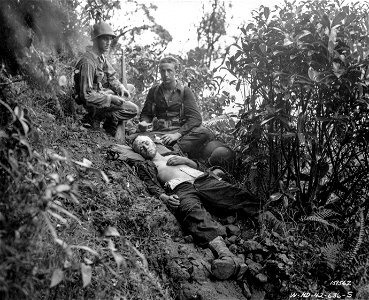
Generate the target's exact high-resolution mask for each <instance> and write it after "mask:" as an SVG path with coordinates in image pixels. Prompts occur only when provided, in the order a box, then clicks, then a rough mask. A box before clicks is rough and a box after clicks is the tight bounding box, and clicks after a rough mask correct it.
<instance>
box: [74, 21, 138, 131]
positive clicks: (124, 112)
mask: <svg viewBox="0 0 369 300" xmlns="http://www.w3.org/2000/svg"><path fill="white" fill-rule="evenodd" d="M114 37H115V34H114V32H113V30H112V28H111V27H110V26H109V24H107V23H104V22H101V23H97V24H95V25H94V27H93V31H92V34H91V40H92V42H93V46H92V48H91V49H88V50H87V52H86V53H84V54H83V55H82V58H81V59H80V60H79V61H78V63H77V65H76V69H75V73H74V82H75V90H76V102H77V103H78V104H82V105H83V106H84V107H85V108H86V110H87V111H88V113H87V115H85V116H84V118H83V120H82V123H84V124H87V125H88V126H91V127H94V128H97V127H100V122H101V121H102V120H104V119H105V122H104V129H105V130H106V132H107V133H109V134H111V135H113V136H114V135H115V133H116V129H117V126H118V124H119V123H120V122H122V121H125V120H129V119H131V118H133V117H135V116H136V115H137V113H138V107H137V105H136V104H134V103H132V102H131V101H128V100H126V99H124V98H123V97H126V98H128V97H129V91H128V90H127V89H126V88H125V87H124V85H123V84H122V83H121V82H120V81H119V80H118V79H117V77H116V72H115V70H114V68H113V67H112V65H111V64H110V63H109V61H108V60H107V57H106V54H107V53H108V51H109V48H110V44H111V41H112V39H113V38H114Z"/></svg>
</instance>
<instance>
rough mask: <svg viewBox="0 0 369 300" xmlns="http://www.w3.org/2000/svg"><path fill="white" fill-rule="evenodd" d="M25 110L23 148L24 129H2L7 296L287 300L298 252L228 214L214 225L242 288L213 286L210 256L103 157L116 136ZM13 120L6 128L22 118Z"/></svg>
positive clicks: (34, 108)
mask: <svg viewBox="0 0 369 300" xmlns="http://www.w3.org/2000/svg"><path fill="white" fill-rule="evenodd" d="M24 106H25V107H27V108H28V118H29V119H30V120H32V121H31V123H32V124H31V127H32V128H33V129H32V131H31V132H30V133H28V137H27V139H28V141H29V144H30V145H29V147H27V143H26V142H25V141H26V139H25V136H23V135H22V133H21V131H18V133H19V134H18V136H12V137H10V135H7V134H5V131H4V132H3V136H4V137H3V138H5V139H6V140H7V143H8V144H7V147H9V149H10V148H12V149H13V150H11V152H8V153H9V155H8V160H9V161H8V162H9V165H10V166H11V169H9V170H8V172H9V174H11V175H12V178H13V180H11V181H9V182H11V183H12V186H10V187H9V188H8V190H7V196H8V197H9V200H10V202H9V203H8V204H4V203H3V204H2V205H3V206H2V207H3V208H5V209H6V210H7V213H8V215H7V216H6V218H4V217H3V216H2V220H1V221H2V222H3V223H4V224H5V229H4V231H3V232H4V234H3V236H2V242H3V244H2V248H1V252H0V254H1V255H2V257H3V258H4V259H3V261H4V263H3V265H2V268H0V271H1V273H0V279H1V280H2V281H3V282H5V285H4V286H5V288H4V289H3V290H4V291H5V292H4V293H3V294H4V295H5V296H8V298H9V299H17V298H29V299H145V300H146V299H181V300H184V299H209V300H217V299H219V300H220V299H228V300H232V299H259V300H262V299H264V298H266V299H284V298H285V297H286V295H287V294H288V286H287V283H288V279H289V274H288V270H289V269H290V268H291V265H292V262H291V259H290V258H291V257H292V256H293V254H292V253H288V251H287V250H288V249H287V247H286V244H290V245H292V246H291V247H290V249H291V252H292V251H294V252H296V251H295V250H298V249H297V248H299V247H304V246H300V245H299V244H297V243H295V242H294V241H293V240H292V239H291V240H289V239H288V238H283V237H280V236H279V235H278V234H274V233H270V232H269V231H268V230H263V231H262V232H261V234H260V233H259V232H258V231H255V230H250V229H249V228H250V226H251V225H252V224H249V223H247V221H245V220H241V219H239V218H237V215H235V216H228V217H227V218H224V219H222V220H220V221H221V222H222V223H224V224H225V225H226V227H227V234H228V237H227V238H226V242H227V243H228V245H229V248H230V250H231V251H232V252H234V253H235V254H237V255H239V256H243V257H244V258H245V262H246V264H247V265H248V269H247V272H246V274H245V276H244V278H243V279H242V280H241V281H238V282H237V281H235V280H229V281H217V280H215V279H214V278H213V277H212V275H211V272H210V262H211V261H212V260H213V259H214V257H213V254H212V253H211V251H210V250H209V249H201V248H198V247H197V246H195V245H194V244H193V243H192V240H191V237H189V236H184V235H183V233H182V231H181V229H180V227H179V225H178V223H177V221H176V220H175V218H174V216H173V215H172V214H171V213H170V212H169V211H168V210H167V208H166V207H165V205H163V204H162V203H161V201H159V200H158V199H155V198H153V197H150V196H149V195H148V194H147V192H146V189H145V186H144V184H143V183H142V182H141V181H140V179H139V178H138V177H137V176H136V173H135V170H134V169H133V168H131V167H130V166H129V165H128V164H127V163H126V162H124V161H121V160H119V159H118V160H117V159H113V157H112V156H111V155H107V154H108V153H110V151H107V150H109V149H110V147H111V145H113V144H114V143H115V140H114V139H112V138H110V137H108V136H107V135H106V134H105V133H104V132H103V131H92V130H87V129H85V128H83V127H81V126H80V124H79V122H78V120H77V119H75V118H70V117H68V118H63V119H60V118H59V119H57V118H56V117H55V116H54V115H53V114H49V113H46V112H45V110H44V108H43V107H42V106H41V105H34V104H33V103H30V102H27V101H25V104H24ZM18 111H19V109H18ZM17 118H18V117H17ZM18 119H19V120H21V119H20V118H18ZM17 122H18V121H17ZM17 122H15V123H12V125H11V127H9V129H7V130H8V131H9V132H11V130H13V131H14V130H15V129H16V128H18V127H17V126H18V125H19V124H20V123H22V122H24V121H22V122H21V121H19V122H20V123H17ZM22 126H23V125H22ZM19 137H21V138H19ZM10 154H11V155H10ZM19 179H20V180H21V181H22V182H21V183H19ZM12 189H14V190H12ZM264 229H265V228H264ZM14 235H15V236H16V239H14V238H13V236H14ZM4 245H5V246H4ZM9 249H11V250H9ZM13 287H15V288H13Z"/></svg>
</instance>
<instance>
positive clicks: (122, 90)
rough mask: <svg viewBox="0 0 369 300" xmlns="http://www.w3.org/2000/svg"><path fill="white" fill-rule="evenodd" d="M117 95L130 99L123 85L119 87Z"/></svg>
mask: <svg viewBox="0 0 369 300" xmlns="http://www.w3.org/2000/svg"><path fill="white" fill-rule="evenodd" d="M119 95H120V96H123V97H127V98H129V97H131V94H130V92H129V91H128V89H126V88H125V86H124V85H123V84H122V85H121V86H120V91H119Z"/></svg>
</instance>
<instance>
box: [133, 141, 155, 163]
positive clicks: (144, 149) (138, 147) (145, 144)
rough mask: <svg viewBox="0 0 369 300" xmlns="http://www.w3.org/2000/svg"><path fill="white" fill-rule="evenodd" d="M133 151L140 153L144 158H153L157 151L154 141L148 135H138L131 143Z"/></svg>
mask: <svg viewBox="0 0 369 300" xmlns="http://www.w3.org/2000/svg"><path fill="white" fill-rule="evenodd" d="M132 148H133V150H134V151H135V152H137V153H139V154H141V155H142V156H143V157H144V158H146V159H153V158H154V157H155V155H156V153H157V149H156V145H155V143H154V141H153V140H152V139H151V138H149V137H148V136H144V135H139V136H137V137H136V138H135V140H134V141H133V144H132Z"/></svg>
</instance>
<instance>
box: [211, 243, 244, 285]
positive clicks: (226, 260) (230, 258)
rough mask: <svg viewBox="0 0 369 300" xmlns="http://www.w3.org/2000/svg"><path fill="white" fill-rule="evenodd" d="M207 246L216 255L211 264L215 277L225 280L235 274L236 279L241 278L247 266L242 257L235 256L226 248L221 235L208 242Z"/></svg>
mask: <svg viewBox="0 0 369 300" xmlns="http://www.w3.org/2000/svg"><path fill="white" fill-rule="evenodd" d="M209 248H210V250H211V251H213V253H214V255H215V256H217V257H218V258H217V259H214V260H213V262H212V264H211V271H212V273H213V275H214V276H215V277H216V278H218V279H220V280H226V279H229V278H230V277H232V276H236V278H237V279H239V280H240V279H242V276H243V275H244V274H245V272H246V269H247V266H246V264H245V263H244V261H243V259H242V258H240V257H237V256H236V255H234V254H233V253H232V252H231V251H230V250H229V249H228V247H227V245H226V244H225V242H224V240H223V238H222V237H221V236H218V237H216V238H215V239H213V240H212V241H211V242H209Z"/></svg>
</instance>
